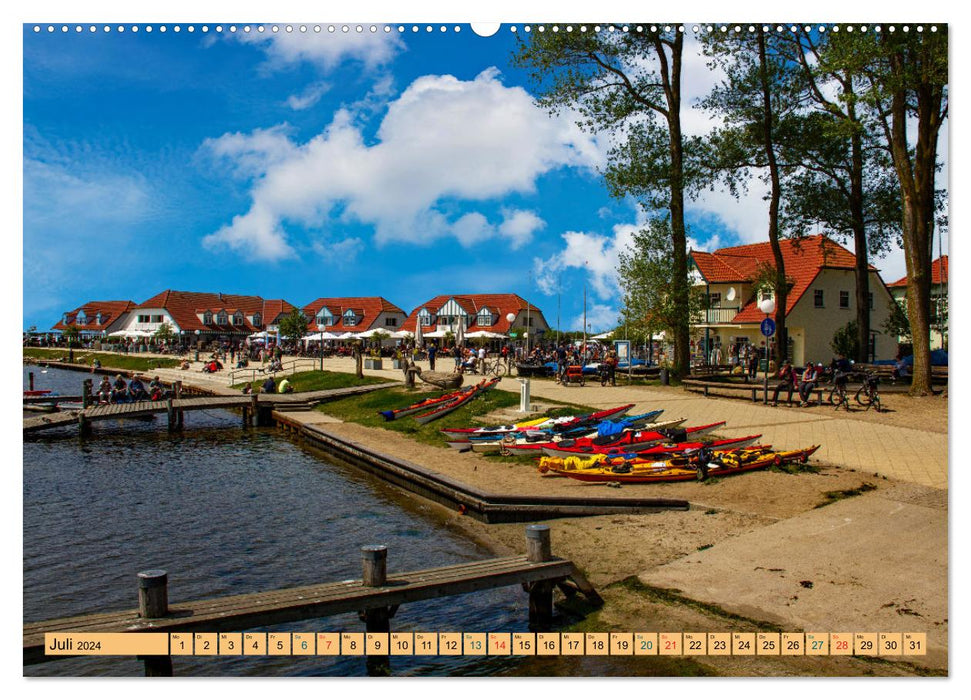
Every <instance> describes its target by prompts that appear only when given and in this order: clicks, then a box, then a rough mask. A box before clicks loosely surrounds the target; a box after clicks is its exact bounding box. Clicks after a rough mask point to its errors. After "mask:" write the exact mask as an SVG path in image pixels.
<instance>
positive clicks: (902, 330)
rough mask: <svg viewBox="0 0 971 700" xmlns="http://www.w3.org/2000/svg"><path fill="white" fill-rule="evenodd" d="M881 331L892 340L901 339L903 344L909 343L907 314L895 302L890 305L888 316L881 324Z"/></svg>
mask: <svg viewBox="0 0 971 700" xmlns="http://www.w3.org/2000/svg"><path fill="white" fill-rule="evenodd" d="M883 330H884V332H885V333H886V334H887V335H892V336H893V337H894V338H902V339H903V341H904V342H905V343H909V342H911V337H910V319H909V318H908V317H907V312H906V311H904V309H903V307H902V306H900V304H898V303H897V302H892V303H891V304H890V315H889V316H887V319H886V320H885V321H884V322H883Z"/></svg>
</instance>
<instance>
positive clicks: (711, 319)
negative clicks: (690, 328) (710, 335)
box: [694, 306, 742, 325]
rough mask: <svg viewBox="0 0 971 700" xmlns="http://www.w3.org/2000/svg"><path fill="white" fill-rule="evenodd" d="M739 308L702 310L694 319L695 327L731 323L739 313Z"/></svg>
mask: <svg viewBox="0 0 971 700" xmlns="http://www.w3.org/2000/svg"><path fill="white" fill-rule="evenodd" d="M741 310H742V309H741V307H739V306H733V307H721V308H718V309H706V310H703V311H702V312H701V313H699V314H698V315H697V316H696V317H695V321H694V323H695V325H711V324H715V323H731V322H732V319H733V318H735V316H736V315H737V314H738V312H739V311H741Z"/></svg>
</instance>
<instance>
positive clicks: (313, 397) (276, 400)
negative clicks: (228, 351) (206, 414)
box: [24, 382, 401, 435]
mask: <svg viewBox="0 0 971 700" xmlns="http://www.w3.org/2000/svg"><path fill="white" fill-rule="evenodd" d="M400 384H401V382H382V383H381V384H364V385H361V386H350V387H342V388H340V389H324V390H321V391H307V392H302V393H299V394H256V395H255V398H256V401H257V406H263V407H270V408H275V407H278V406H281V405H286V404H290V403H320V402H322V401H327V400H330V399H338V398H342V397H345V396H353V395H356V394H363V393H367V392H370V391H375V390H377V389H386V388H389V387H393V386H398V385H400ZM253 398H254V396H253V395H251V394H235V395H231V396H201V397H189V398H184V399H173V400H172V409H173V410H176V411H199V410H207V409H217V408H247V407H250V406H252V402H253ZM168 410H169V409H168V403H167V402H166V401H136V402H134V403H119V404H109V405H98V406H90V407H89V408H86V409H83V410H73V411H64V412H62V413H51V414H46V415H42V416H33V417H31V418H25V419H24V435H28V434H32V433H37V432H40V431H43V430H50V429H52V428H63V427H66V426H71V425H77V424H78V421H79V418H80V417H82V416H83V418H84V420H86V421H88V422H94V421H100V420H114V419H120V418H133V417H137V416H146V415H152V414H156V413H166V412H167V411H168Z"/></svg>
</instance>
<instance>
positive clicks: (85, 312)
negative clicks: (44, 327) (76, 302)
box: [53, 301, 135, 336]
mask: <svg viewBox="0 0 971 700" xmlns="http://www.w3.org/2000/svg"><path fill="white" fill-rule="evenodd" d="M133 308H135V302H133V301H89V302H88V303H87V304H84V305H83V306H79V307H78V308H76V309H74V310H73V311H66V312H65V313H64V315H63V316H62V317H61V320H60V321H58V322H57V323H55V324H54V326H53V330H56V331H64V330H66V329H67V327H68V326H76V327H77V329H78V330H79V331H80V333H81V335H82V336H104V335H107V334H108V333H113V332H114V331H116V330H118V329H120V328H123V327H124V325H125V322H126V321H127V320H128V315H129V312H130V311H131V310H132V309H133Z"/></svg>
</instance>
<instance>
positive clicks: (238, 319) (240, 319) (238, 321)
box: [233, 311, 245, 326]
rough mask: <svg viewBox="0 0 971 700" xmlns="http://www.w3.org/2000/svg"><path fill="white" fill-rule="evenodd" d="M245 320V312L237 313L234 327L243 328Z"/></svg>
mask: <svg viewBox="0 0 971 700" xmlns="http://www.w3.org/2000/svg"><path fill="white" fill-rule="evenodd" d="M244 320H245V319H244V318H243V312H242V311H237V312H236V313H234V314H233V325H234V326H242V325H243V322H244Z"/></svg>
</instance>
